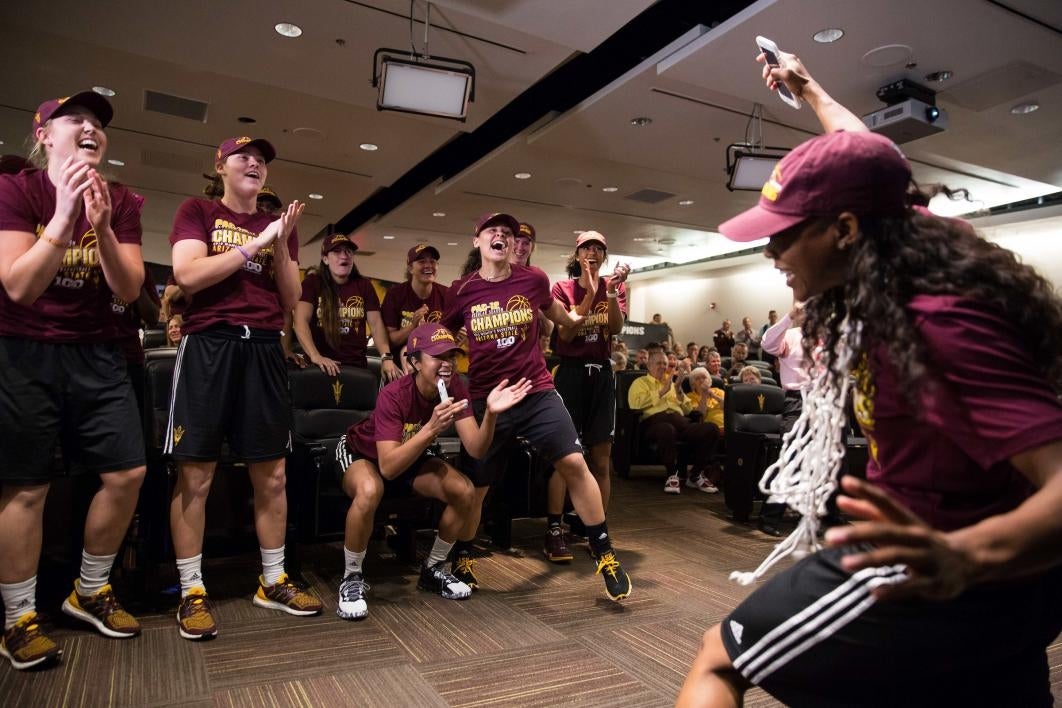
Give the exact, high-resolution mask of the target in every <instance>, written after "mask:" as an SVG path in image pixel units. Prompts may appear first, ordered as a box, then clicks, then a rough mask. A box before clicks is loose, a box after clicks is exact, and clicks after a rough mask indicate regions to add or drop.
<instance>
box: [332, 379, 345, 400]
mask: <svg viewBox="0 0 1062 708" xmlns="http://www.w3.org/2000/svg"><path fill="white" fill-rule="evenodd" d="M342 397H343V384H341V383H340V382H339V379H338V378H337V379H336V380H335V381H333V382H332V398H334V399H336V406H338V405H339V399H341V398H342Z"/></svg>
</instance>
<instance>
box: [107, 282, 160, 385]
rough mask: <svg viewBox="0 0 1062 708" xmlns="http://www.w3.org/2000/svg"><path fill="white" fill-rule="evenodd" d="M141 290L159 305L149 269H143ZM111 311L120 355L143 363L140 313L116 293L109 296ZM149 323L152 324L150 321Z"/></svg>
mask: <svg viewBox="0 0 1062 708" xmlns="http://www.w3.org/2000/svg"><path fill="white" fill-rule="evenodd" d="M141 291H142V292H143V291H146V292H147V293H148V295H149V297H150V298H151V300H152V302H154V303H155V304H156V305H159V304H160V302H159V296H158V293H157V292H156V289H155V280H154V279H153V278H152V277H151V271H150V270H148V269H147V268H145V269H144V285H143V287H142V288H141ZM111 312H113V313H114V318H115V320H116V322H117V326H118V342H119V343H118V346H120V347H121V348H122V356H123V357H125V360H126V361H127V362H128V363H130V364H143V363H144V345H143V343H142V342H141V341H140V326H141V321H140V315H138V314H137V313H136V308H134V307H133V306H132V305H130V304H129V303H127V302H126V301H125V300H123V299H122V298H120V297H118V296H117V295H112V296H111ZM149 325H151V326H154V325H155V323H154V322H151V323H149Z"/></svg>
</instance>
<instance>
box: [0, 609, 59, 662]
mask: <svg viewBox="0 0 1062 708" xmlns="http://www.w3.org/2000/svg"><path fill="white" fill-rule="evenodd" d="M0 656H3V657H4V658H5V659H7V660H8V661H10V662H11V665H12V666H14V667H15V668H16V669H20V670H21V669H31V668H33V667H34V666H39V665H41V664H44V663H46V662H50V661H54V662H58V661H59V659H60V658H61V657H62V656H63V650H62V649H60V648H59V645H58V644H56V643H55V642H53V641H52V640H51V639H49V638H48V636H47V635H46V634H45V633H44V632H42V631H41V627H40V622H39V619H38V617H37V613H36V612H27V613H26V614H24V615H22V616H21V617H20V618H19V620H18V622H16V623H15V625H14V626H13V627H12V628H11V629H9V630H7V631H6V632H4V636H3V639H0Z"/></svg>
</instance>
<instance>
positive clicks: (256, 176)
mask: <svg viewBox="0 0 1062 708" xmlns="http://www.w3.org/2000/svg"><path fill="white" fill-rule="evenodd" d="M244 176H245V177H250V178H251V179H261V178H262V175H260V174H259V173H258V171H257V170H251V171H250V172H248V173H247V174H246V175H244Z"/></svg>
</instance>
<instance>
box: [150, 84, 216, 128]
mask: <svg viewBox="0 0 1062 708" xmlns="http://www.w3.org/2000/svg"><path fill="white" fill-rule="evenodd" d="M208 107H209V104H207V103H204V102H202V101H196V100H194V99H191V98H181V97H180V96H171V95H170V94H168V93H160V92H158V91H144V110H145V111H153V112H155V113H164V114H166V115H168V116H175V117H177V118H187V119H188V120H194V121H198V122H200V123H206V119H207V108H208Z"/></svg>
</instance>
